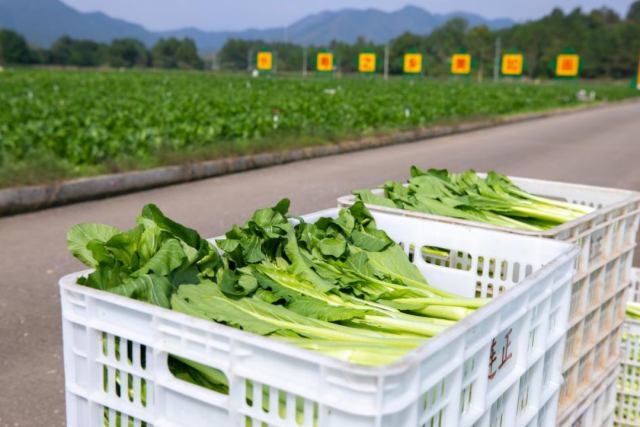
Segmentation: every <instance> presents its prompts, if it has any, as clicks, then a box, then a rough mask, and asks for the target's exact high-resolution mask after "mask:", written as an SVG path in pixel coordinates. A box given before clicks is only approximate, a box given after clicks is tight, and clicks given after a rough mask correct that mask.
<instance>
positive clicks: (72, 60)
mask: <svg viewBox="0 0 640 427" xmlns="http://www.w3.org/2000/svg"><path fill="white" fill-rule="evenodd" d="M498 38H499V39H500V40H501V44H502V50H501V52H502V53H505V52H507V51H509V50H511V49H517V50H519V51H520V52H521V53H522V54H523V55H524V58H525V60H526V63H527V68H526V70H525V75H528V76H529V77H551V76H552V75H553V70H552V68H551V66H550V64H551V63H552V62H553V61H554V59H555V57H556V55H558V54H559V53H561V52H562V51H563V50H564V49H565V48H567V47H571V48H573V49H574V50H575V51H576V52H577V53H578V54H580V57H581V62H582V65H583V68H582V70H581V72H580V75H581V76H582V77H587V78H597V77H606V78H628V77H630V76H633V75H634V73H635V72H636V71H637V68H638V56H639V55H640V0H637V1H635V2H634V3H633V4H632V5H631V6H630V8H629V11H628V13H627V14H626V15H625V16H620V15H618V14H617V13H616V12H615V11H614V10H612V9H610V8H607V7H603V8H601V9H596V10H593V11H591V12H583V11H582V9H580V8H576V9H575V10H573V11H572V12H570V13H564V12H563V11H562V10H561V9H554V10H553V11H552V12H551V13H550V14H549V15H547V16H545V17H543V18H541V19H538V20H532V21H528V22H525V23H521V24H517V25H514V26H513V27H510V28H506V29H501V30H495V31H492V30H490V29H489V28H488V27H487V26H478V27H473V28H470V27H469V25H468V24H467V22H466V21H465V20H463V19H460V18H455V19H452V20H450V21H449V22H447V23H446V24H445V25H443V26H441V27H438V28H436V29H435V30H434V31H433V32H431V34H429V35H426V36H423V35H416V34H412V33H408V32H407V33H404V34H402V35H400V36H398V37H396V38H395V39H393V40H391V41H390V42H389V43H388V48H389V58H390V60H389V72H390V73H391V74H400V73H402V65H401V64H402V58H403V56H404V54H405V53H406V52H407V51H408V50H409V49H412V48H416V49H417V50H418V51H419V52H421V53H422V54H423V56H424V58H425V60H426V68H425V74H426V75H430V76H445V75H448V74H449V69H450V66H449V63H448V61H449V59H450V57H451V55H452V54H453V53H454V52H456V51H458V49H460V48H464V49H466V50H467V51H468V52H469V53H470V54H471V55H472V57H473V59H474V61H475V64H476V66H475V71H474V72H475V73H478V74H482V75H485V76H489V75H491V74H492V73H493V69H494V66H495V59H494V57H495V42H496V40H497V39H498ZM265 45H268V46H269V48H270V49H271V50H272V51H274V52H275V53H276V56H275V60H276V66H277V69H278V70H279V71H292V72H295V71H297V72H299V71H301V69H302V66H303V57H304V56H305V55H306V57H307V69H308V70H310V71H312V70H314V69H315V67H314V59H315V57H316V55H317V53H318V52H320V50H321V49H322V48H329V49H330V50H331V51H332V52H333V54H334V62H335V63H336V65H337V68H338V69H339V70H340V71H341V72H345V73H349V72H356V71H357V65H356V58H357V57H358V54H359V53H360V52H361V51H362V50H364V49H371V50H373V52H375V53H376V54H377V55H378V58H382V57H383V56H384V52H385V45H376V44H374V43H371V42H369V41H367V40H365V39H364V38H362V37H361V38H358V39H357V40H356V42H355V43H352V44H349V43H344V42H340V41H333V42H331V43H330V44H329V46H310V47H303V46H301V45H297V44H294V43H283V42H274V43H267V42H265V41H263V40H241V39H229V40H228V41H227V42H226V43H225V44H224V46H223V47H222V48H221V50H220V51H219V52H218V53H217V55H216V60H215V62H216V64H217V68H219V69H223V70H247V69H250V68H251V67H252V65H254V64H252V63H253V62H254V61H255V58H254V57H255V54H256V53H257V52H258V51H259V50H260V49H261V48H262V47H263V46H265ZM0 61H2V62H1V63H2V64H57V65H74V66H111V67H156V68H186V69H202V68H203V66H204V61H203V59H202V58H201V57H200V56H199V55H198V52H197V48H196V45H195V43H194V41H193V40H191V39H188V38H185V39H183V40H178V39H175V38H168V39H161V40H159V41H158V42H157V43H156V44H155V45H154V46H153V47H152V48H151V49H147V48H146V47H145V45H144V44H143V43H141V42H140V41H138V40H134V39H121V40H114V41H113V42H111V43H110V44H104V43H96V42H94V41H90V40H74V39H72V38H70V37H62V38H61V39H59V40H58V41H57V42H56V43H54V44H53V46H52V47H51V48H50V49H41V48H38V47H34V46H29V45H28V44H27V42H26V41H25V39H24V38H23V37H22V36H20V35H19V34H17V33H15V32H13V31H11V30H0ZM250 61H251V62H250Z"/></svg>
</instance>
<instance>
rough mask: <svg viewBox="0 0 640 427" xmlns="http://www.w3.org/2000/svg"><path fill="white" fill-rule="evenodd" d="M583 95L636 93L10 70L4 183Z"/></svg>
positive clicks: (0, 144)
mask: <svg viewBox="0 0 640 427" xmlns="http://www.w3.org/2000/svg"><path fill="white" fill-rule="evenodd" d="M579 89H586V90H587V92H590V91H591V90H595V91H596V100H598V101H603V100H609V101H612V100H619V99H623V98H627V97H632V96H638V95H639V94H640V93H638V92H637V91H632V90H630V89H628V88H627V87H613V86H604V85H597V86H593V87H589V86H584V85H582V84H580V85H546V84H545V85H515V84H503V85H493V84H482V85H481V84H474V83H472V84H465V83H446V82H434V81H415V82H408V81H402V80H399V79H398V80H391V81H386V82H385V81H383V80H376V81H364V80H358V79H340V80H327V79H323V80H320V79H315V78H308V79H306V80H302V79H293V78H284V77H278V78H274V79H253V78H249V77H243V76H231V75H220V74H217V75H214V74H209V73H206V74H205V73H190V72H131V71H127V72H125V73H120V72H95V71H78V72H70V71H45V70H21V69H17V70H8V71H5V72H3V73H0V186H4V187H6V186H12V185H21V184H31V183H36V182H42V181H51V180H57V179H62V178H70V177H76V176H84V175H91V174H98V173H108V172H116V171H121V170H129V169H139V168H149V167H154V166H158V165H164V164H175V163H181V162H189V161H197V160H205V159H211V158H218V157H224V156H229V155H236V154H242V153H255V152H260V151H268V150H275V149H284V148H289V147H293V146H302V145H312V144H316V145H317V144H322V143H331V142H333V141H336V140H339V139H344V138H348V137H354V136H358V135H362V134H371V133H378V132H391V131H394V130H399V129H404V128H411V127H418V126H426V125H430V124H437V123H443V122H452V121H459V120H462V119H469V118H478V117H487V116H496V115H504V114H513V113H519V112H527V111H535V110H542V109H548V108H556V107H563V106H572V105H578V104H580V103H581V102H580V101H579V100H577V98H576V92H577V91H578V90H579ZM275 116H277V119H274V117H275ZM276 120H277V121H276ZM34 171H37V173H36V172H34Z"/></svg>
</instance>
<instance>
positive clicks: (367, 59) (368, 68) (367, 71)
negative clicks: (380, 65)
mask: <svg viewBox="0 0 640 427" xmlns="http://www.w3.org/2000/svg"><path fill="white" fill-rule="evenodd" d="M377 61H378V58H377V56H376V54H375V52H374V51H373V49H370V48H367V49H365V50H363V51H362V52H360V54H359V55H358V64H357V65H358V72H359V73H360V77H372V78H373V77H374V76H375V74H376V68H377Z"/></svg>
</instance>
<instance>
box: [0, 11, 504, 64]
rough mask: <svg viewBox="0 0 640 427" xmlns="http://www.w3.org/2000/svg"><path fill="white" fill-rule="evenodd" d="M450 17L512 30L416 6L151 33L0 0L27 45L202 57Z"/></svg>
mask: <svg viewBox="0 0 640 427" xmlns="http://www.w3.org/2000/svg"><path fill="white" fill-rule="evenodd" d="M454 17H462V18H464V19H466V20H467V21H468V22H469V24H470V25H471V26H477V25H482V24H486V25H488V26H489V27H490V28H492V29H498V28H505V27H509V26H511V25H514V24H515V22H514V21H512V20H510V19H494V20H488V19H485V18H483V17H482V16H479V15H475V14H472V13H465V12H455V13H450V14H444V15H443V14H432V13H429V12H427V11H425V10H424V9H421V8H419V7H415V6H407V7H404V8H403V9H400V10H398V11H396V12H383V11H380V10H377V9H366V10H356V9H344V10H340V11H335V12H322V13H318V14H315V15H310V16H308V17H305V18H303V19H301V20H299V21H297V22H295V23H293V24H292V25H290V26H289V27H288V28H286V29H285V28H273V29H266V30H256V29H250V30H245V31H222V32H217V31H202V30H199V29H196V28H185V29H180V30H175V31H162V32H152V31H148V30H147V29H145V28H144V27H142V26H141V25H138V24H133V23H130V22H127V21H124V20H121V19H115V18H111V17H109V16H107V15H105V14H104V13H100V12H93V13H82V12H78V11H77V10H75V9H73V8H71V7H69V6H67V5H66V4H64V3H62V2H61V1H60V0H0V28H10V29H13V30H15V31H18V32H19V33H21V34H23V35H24V36H25V37H26V38H27V40H28V41H29V42H30V43H34V44H37V45H40V46H43V47H49V46H51V44H53V43H54V42H55V41H56V40H57V39H58V38H60V37H62V36H63V35H69V36H71V37H73V38H77V39H92V40H95V41H99V42H109V41H111V40H113V39H115V38H125V37H132V38H136V39H138V40H140V41H142V42H144V43H145V44H147V45H152V44H153V43H155V42H156V41H157V40H158V39H159V38H161V37H179V38H182V37H190V38H192V39H194V40H195V42H196V44H197V45H198V49H199V50H200V52H201V53H205V52H210V51H215V50H218V49H220V47H222V45H223V44H224V43H225V41H226V40H227V39H229V38H241V39H263V40H265V41H283V40H285V39H286V40H288V41H290V42H293V43H298V44H304V45H312V44H313V45H326V44H328V43H329V42H330V41H331V40H340V41H344V42H348V43H352V42H354V41H355V40H356V39H357V38H358V37H359V36H363V37H365V38H366V39H367V40H371V41H373V42H375V43H383V42H386V41H388V40H390V39H392V38H394V37H396V36H398V35H400V34H402V33H403V32H405V31H411V32H412V33H415V34H429V33H430V32H431V31H433V29H434V28H436V27H438V26H440V25H442V24H444V23H445V22H447V21H448V20H449V19H451V18H454Z"/></svg>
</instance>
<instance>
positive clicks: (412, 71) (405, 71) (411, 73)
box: [401, 47, 425, 78]
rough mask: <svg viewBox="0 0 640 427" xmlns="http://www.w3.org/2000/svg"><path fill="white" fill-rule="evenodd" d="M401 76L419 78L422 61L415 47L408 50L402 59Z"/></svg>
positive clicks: (421, 70) (422, 66)
mask: <svg viewBox="0 0 640 427" xmlns="http://www.w3.org/2000/svg"><path fill="white" fill-rule="evenodd" d="M401 65H402V75H403V77H406V78H421V77H422V73H423V71H424V66H425V63H424V59H423V56H422V54H421V53H419V52H418V49H416V48H415V47H414V48H412V49H409V50H408V51H407V52H406V53H405V54H404V58H403V59H402V64H401Z"/></svg>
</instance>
